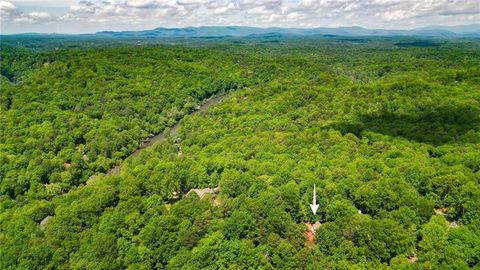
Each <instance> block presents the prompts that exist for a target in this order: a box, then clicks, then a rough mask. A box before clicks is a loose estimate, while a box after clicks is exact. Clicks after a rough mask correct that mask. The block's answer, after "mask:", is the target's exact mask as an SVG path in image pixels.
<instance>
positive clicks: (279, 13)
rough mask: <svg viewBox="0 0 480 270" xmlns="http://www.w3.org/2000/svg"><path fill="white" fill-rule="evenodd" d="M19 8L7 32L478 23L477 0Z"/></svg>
mask: <svg viewBox="0 0 480 270" xmlns="http://www.w3.org/2000/svg"><path fill="white" fill-rule="evenodd" d="M12 1H14V3H15V1H21V0H12ZM22 1H23V0H22ZM30 1H32V0H30ZM45 1H52V0H45ZM72 1H75V0H72ZM41 3H42V1H41V0H38V5H41ZM49 3H50V2H49ZM19 6H20V5H17V6H16V5H15V4H13V3H12V2H9V1H0V12H1V13H0V14H1V17H2V21H8V22H10V23H11V24H9V26H12V25H13V26H14V24H22V25H28V24H30V25H41V24H44V23H47V22H52V24H57V25H59V28H60V29H67V30H65V31H77V30H75V29H78V28H81V29H85V30H83V31H84V32H85V31H86V32H94V31H98V30H108V29H116V30H123V29H148V28H153V27H158V26H164V27H182V26H191V25H197V26H198V25H219V24H220V25H251V26H262V27H264V26H283V27H316V26H327V27H328V26H330V27H333V26H345V25H361V26H365V27H371V28H372V27H376V28H402V27H405V28H411V27H417V26H425V25H430V24H467V23H478V21H480V15H479V14H480V5H479V4H478V0H435V1H433V0H299V1H292V0H284V1H282V0H105V1H101V0H81V1H79V2H76V3H74V4H71V5H70V7H69V8H68V10H67V11H66V12H65V13H64V14H62V15H58V16H52V15H51V13H48V12H45V11H44V10H42V11H30V10H29V11H28V12H25V11H22V10H20V9H21V8H19ZM52 24H50V25H52ZM62 26H63V27H62ZM24 28H28V26H25V27H24ZM89 29H91V30H89Z"/></svg>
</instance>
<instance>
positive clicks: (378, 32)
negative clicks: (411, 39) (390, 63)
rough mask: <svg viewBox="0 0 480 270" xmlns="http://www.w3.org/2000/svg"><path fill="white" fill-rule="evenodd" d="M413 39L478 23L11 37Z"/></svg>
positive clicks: (478, 33)
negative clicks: (394, 37) (316, 37)
mask: <svg viewBox="0 0 480 270" xmlns="http://www.w3.org/2000/svg"><path fill="white" fill-rule="evenodd" d="M265 35H269V36H270V35H278V36H347V37H360V36H366V37H368V36H378V37H380V36H387V37H390V36H416V37H440V38H462V37H470V38H480V24H470V25H457V26H428V27H422V28H416V29H411V30H395V29H368V28H364V27H360V26H351V27H336V28H329V27H317V28H282V27H268V28H259V27H250V26H199V27H184V28H164V27H158V28H155V29H151V30H140V31H118V32H117V31H102V32H97V33H93V34H79V35H69V34H56V33H52V34H40V33H24V34H13V35H10V36H78V37H107V38H108V37H110V38H139V39H143V38H148V39H155V38H159V39H161V38H208V37H210V38H215V37H248V36H253V37H254V36H265Z"/></svg>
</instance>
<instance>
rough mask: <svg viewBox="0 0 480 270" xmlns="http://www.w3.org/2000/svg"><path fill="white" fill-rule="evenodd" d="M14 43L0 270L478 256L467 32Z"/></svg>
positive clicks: (473, 61)
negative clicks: (154, 139) (173, 130)
mask: <svg viewBox="0 0 480 270" xmlns="http://www.w3.org/2000/svg"><path fill="white" fill-rule="evenodd" d="M22 42H27V41H22ZM22 45H23V46H17V45H13V43H12V44H10V43H9V45H4V44H3V45H2V51H1V57H2V58H1V67H2V78H1V79H2V81H1V95H0V112H1V116H0V126H1V128H0V132H1V133H0V134H1V136H0V179H1V184H0V187H1V190H0V191H1V199H0V202H1V207H0V209H1V214H0V222H1V232H0V244H1V257H0V263H1V268H3V269H204V268H205V269H467V268H478V267H480V64H479V63H480V42H478V41H475V40H451V41H441V40H427V41H425V40H421V41H418V40H413V39H407V38H404V39H397V38H388V39H382V38H378V39H342V38H338V39H337V38H334V39H320V38H309V39H304V40H301V41H299V40H288V39H285V40H283V39H273V40H271V39H267V40H255V39H248V38H247V39H238V40H234V41H233V42H230V41H228V40H227V41H222V42H215V41H212V42H207V43H202V45H201V46H200V45H199V46H195V45H192V44H189V45H186V44H183V45H155V44H150V45H146V46H138V45H129V44H124V45H122V46H103V45H102V46H95V47H90V48H87V47H85V48H82V47H81V46H79V47H75V48H68V47H62V46H60V47H59V48H57V49H54V48H52V49H51V48H47V49H37V50H31V49H28V48H29V46H28V44H22ZM219 93H226V95H227V97H226V98H225V99H224V100H223V101H222V102H221V103H219V104H217V105H215V106H214V107H210V108H209V109H208V110H206V111H204V112H201V113H198V114H195V115H189V114H190V113H191V112H193V111H194V110H195V108H196V107H197V105H198V104H200V103H201V102H202V101H203V100H206V99H208V98H210V97H212V96H214V95H216V94H219ZM179 119H182V121H181V123H180V129H179V131H178V133H177V134H176V135H174V136H170V137H169V136H168V135H167V140H165V141H162V142H159V143H157V144H155V145H154V146H152V147H149V148H147V149H144V150H142V151H141V152H140V154H139V155H135V156H130V157H129V155H130V154H131V153H132V152H133V151H134V150H135V149H136V148H137V147H138V146H139V145H140V143H141V142H142V140H144V139H145V138H147V137H148V136H149V134H156V133H158V132H160V131H162V130H164V129H165V128H167V132H166V134H168V130H169V129H168V127H171V126H172V125H173V124H175V123H176V122H177V121H178V120H179ZM115 164H121V171H120V173H119V174H118V175H105V172H107V171H108V169H109V168H111V167H112V166H113V165H115ZM314 184H315V185H316V187H317V192H316V194H317V203H318V204H319V205H320V207H319V210H318V212H317V214H316V215H313V214H312V212H311V210H310V207H309V204H310V203H311V200H312V187H313V185H314ZM204 188H212V190H213V189H215V188H218V192H217V193H216V194H215V193H212V194H207V195H206V196H204V197H202V198H199V196H197V195H196V194H195V192H190V193H189V194H188V196H187V193H188V192H189V191H190V190H192V189H204ZM215 191H217V189H215ZM317 221H319V222H320V225H319V226H320V227H319V228H318V229H317V230H316V231H315V232H313V233H314V237H313V238H309V234H308V229H307V226H306V223H307V225H308V224H313V223H315V222H317Z"/></svg>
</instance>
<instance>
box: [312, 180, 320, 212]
mask: <svg viewBox="0 0 480 270" xmlns="http://www.w3.org/2000/svg"><path fill="white" fill-rule="evenodd" d="M310 208H311V209H312V212H313V214H314V215H315V214H316V213H317V210H318V204H317V194H316V191H315V184H313V204H310Z"/></svg>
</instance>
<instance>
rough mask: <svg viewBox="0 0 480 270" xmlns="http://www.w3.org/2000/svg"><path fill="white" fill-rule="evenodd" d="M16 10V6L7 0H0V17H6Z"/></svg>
mask: <svg viewBox="0 0 480 270" xmlns="http://www.w3.org/2000/svg"><path fill="white" fill-rule="evenodd" d="M16 12H17V7H16V6H15V5H14V4H12V3H10V2H7V1H0V17H1V18H2V19H4V18H8V17H10V16H12V15H13V14H15V13H16Z"/></svg>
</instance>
